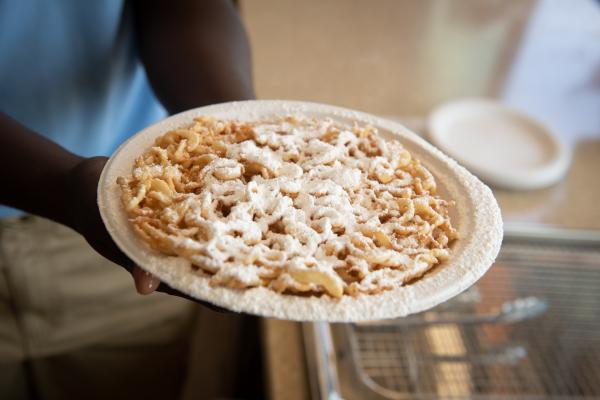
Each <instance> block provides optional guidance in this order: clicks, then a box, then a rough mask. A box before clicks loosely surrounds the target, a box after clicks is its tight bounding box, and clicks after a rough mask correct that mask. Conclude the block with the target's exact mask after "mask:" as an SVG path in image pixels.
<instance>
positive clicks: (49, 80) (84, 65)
mask: <svg viewBox="0 0 600 400" xmlns="http://www.w3.org/2000/svg"><path fill="white" fill-rule="evenodd" d="M0 110H1V111H3V112H4V113H6V114H8V115H9V116H11V117H12V118H14V119H16V120H17V121H19V122H21V123H22V124H24V125H25V126H27V127H29V128H31V129H33V130H34V131H36V132H38V133H40V134H42V135H44V136H46V137H47V138H49V139H51V140H53V141H55V142H56V143H58V144H60V145H61V146H63V147H65V148H67V149H68V150H70V151H72V152H74V153H76V154H79V155H82V156H86V157H87V156H93V155H110V154H111V153H112V152H113V151H114V150H115V148H116V147H117V146H118V145H119V144H120V143H121V142H123V141H124V140H125V139H126V138H127V137H129V136H130V135H132V134H134V133H136V132H137V131H139V130H140V129H142V128H143V127H145V126H147V125H149V124H151V123H152V122H154V121H156V120H158V119H160V118H162V117H164V116H165V115H166V113H165V111H164V109H163V108H162V107H161V105H160V104H159V103H158V101H157V100H156V98H155V97H154V95H153V93H152V91H151V89H150V86H149V84H148V80H147V78H146V75H145V73H144V70H143V67H142V65H141V64H140V61H139V59H138V57H137V54H136V51H135V46H134V37H133V29H132V19H131V15H130V13H129V9H128V7H127V6H126V5H125V4H124V1H123V0H100V1H95V0H94V1H81V0H52V1H47V0H38V1H36V0H0ZM14 213H15V210H11V209H8V208H6V207H2V206H0V216H6V215H11V214H14Z"/></svg>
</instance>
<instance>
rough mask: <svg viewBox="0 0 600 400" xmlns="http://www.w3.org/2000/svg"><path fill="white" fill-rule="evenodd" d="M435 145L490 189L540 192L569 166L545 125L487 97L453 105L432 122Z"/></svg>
mask: <svg viewBox="0 0 600 400" xmlns="http://www.w3.org/2000/svg"><path fill="white" fill-rule="evenodd" d="M428 131H429V137H430V139H431V141H432V142H433V143H434V144H435V145H436V146H438V147H439V148H440V149H442V151H444V152H446V153H447V154H449V155H450V156H451V157H454V158H455V159H456V160H457V161H458V162H460V163H461V164H463V165H464V166H465V167H467V168H468V169H469V170H470V171H471V172H473V173H474V174H475V175H477V176H478V177H480V178H481V179H483V180H484V181H485V182H487V183H489V184H490V185H494V186H498V187H503V188H507V189H538V188H542V187H545V186H548V185H551V184H553V183H556V182H557V181H559V180H560V179H561V178H562V177H563V176H564V174H565V172H566V170H567V168H568V166H569V158H570V157H569V152H568V151H567V149H566V147H565V146H564V145H563V144H562V143H561V142H560V141H559V140H558V139H557V138H556V137H555V136H554V135H553V134H552V132H550V130H548V129H547V128H546V127H545V126H543V125H542V124H541V123H540V122H538V121H535V120H534V119H532V118H531V117H529V116H527V115H526V114H523V113H521V112H519V111H517V110H514V109H512V108H509V107H507V106H504V105H502V104H500V103H497V102H494V101H492V100H486V99H466V100H458V101H454V102H450V103H447V104H445V105H442V106H441V107H439V108H437V109H436V110H434V111H433V112H432V114H431V115H430V118H429V121H428Z"/></svg>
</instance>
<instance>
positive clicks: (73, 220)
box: [67, 157, 160, 294]
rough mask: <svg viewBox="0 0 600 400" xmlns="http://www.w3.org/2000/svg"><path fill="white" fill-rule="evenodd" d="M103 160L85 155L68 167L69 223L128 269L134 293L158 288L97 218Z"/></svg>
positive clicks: (157, 281) (152, 290) (112, 259)
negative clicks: (114, 240)
mask: <svg viewBox="0 0 600 400" xmlns="http://www.w3.org/2000/svg"><path fill="white" fill-rule="evenodd" d="M106 161H107V158H106V157H93V158H86V159H83V160H82V161H81V162H79V163H78V164H77V165H76V166H75V168H73V169H72V170H71V171H70V173H69V176H68V184H67V187H68V190H69V198H70V199H73V200H74V201H73V203H74V204H69V213H70V224H69V225H70V226H71V227H72V228H73V229H75V230H76V231H77V232H79V233H80V234H81V235H83V237H84V238H85V239H86V240H87V242H88V243H89V244H90V246H92V247H93V248H94V250H96V251H97V252H98V253H100V254H101V255H102V256H104V257H106V258H107V259H109V260H110V261H112V262H114V263H115V264H118V265H120V266H122V267H124V268H125V269H126V270H127V271H129V272H130V273H131V275H132V276H133V280H134V283H135V287H136V289H137V291H138V293H140V294H150V293H152V292H154V291H155V290H157V289H158V287H159V286H160V281H159V280H158V279H157V278H156V277H154V276H153V275H151V274H150V273H148V272H146V271H144V270H143V269H141V268H140V267H138V266H137V265H135V264H134V262H133V261H131V260H130V259H129V258H128V257H127V256H126V255H125V254H124V253H123V252H122V251H121V250H120V249H119V248H118V247H117V245H116V244H115V243H114V242H113V240H112V238H111V237H110V235H109V234H108V232H107V231H106V228H105V226H104V223H103V222H102V219H101V218H100V211H99V210H98V205H97V201H96V190H97V187H98V180H99V179H100V173H101V172H102V168H104V164H106Z"/></svg>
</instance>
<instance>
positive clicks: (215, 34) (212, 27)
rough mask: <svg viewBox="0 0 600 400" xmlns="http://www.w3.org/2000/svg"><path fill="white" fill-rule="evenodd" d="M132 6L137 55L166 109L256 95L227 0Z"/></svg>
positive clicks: (246, 49) (243, 40)
mask: <svg viewBox="0 0 600 400" xmlns="http://www.w3.org/2000/svg"><path fill="white" fill-rule="evenodd" d="M133 8H134V16H135V21H134V22H135V27H136V37H137V44H138V50H139V54H140V57H141V60H142V62H143V64H144V66H145V68H146V72H147V74H148V78H149V80H150V83H151V84H152V87H153V89H154V91H155V93H156V95H157V97H158V98H159V99H160V101H161V102H162V103H163V104H164V105H165V107H166V108H167V109H168V110H169V112H171V113H176V112H179V111H182V110H186V109H189V108H193V107H199V106H202V105H205V104H212V103H219V102H223V101H231V100H244V99H252V98H254V89H253V85H252V71H251V60H250V46H249V44H248V39H247V37H246V32H245V30H244V27H243V25H242V23H241V21H240V19H239V15H238V13H237V11H236V9H235V7H234V6H233V4H232V3H231V2H230V1H228V0H202V1H197V0H191V1H179V2H173V1H164V0H154V1H134V2H133Z"/></svg>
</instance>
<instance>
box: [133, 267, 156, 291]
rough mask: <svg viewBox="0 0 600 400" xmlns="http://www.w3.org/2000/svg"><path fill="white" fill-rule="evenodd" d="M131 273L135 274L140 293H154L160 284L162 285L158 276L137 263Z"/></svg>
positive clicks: (135, 281) (134, 278) (136, 287)
mask: <svg viewBox="0 0 600 400" xmlns="http://www.w3.org/2000/svg"><path fill="white" fill-rule="evenodd" d="M131 275H132V276H133V282H134V283H135V289H136V290H137V292H138V293H139V294H142V295H146V294H150V293H153V292H154V291H155V290H156V289H158V286H159V285H160V281H159V280H158V278H156V277H155V276H154V275H152V274H151V273H149V272H146V271H144V270H143V269H141V268H140V267H138V266H137V265H136V266H135V267H133V271H131Z"/></svg>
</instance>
